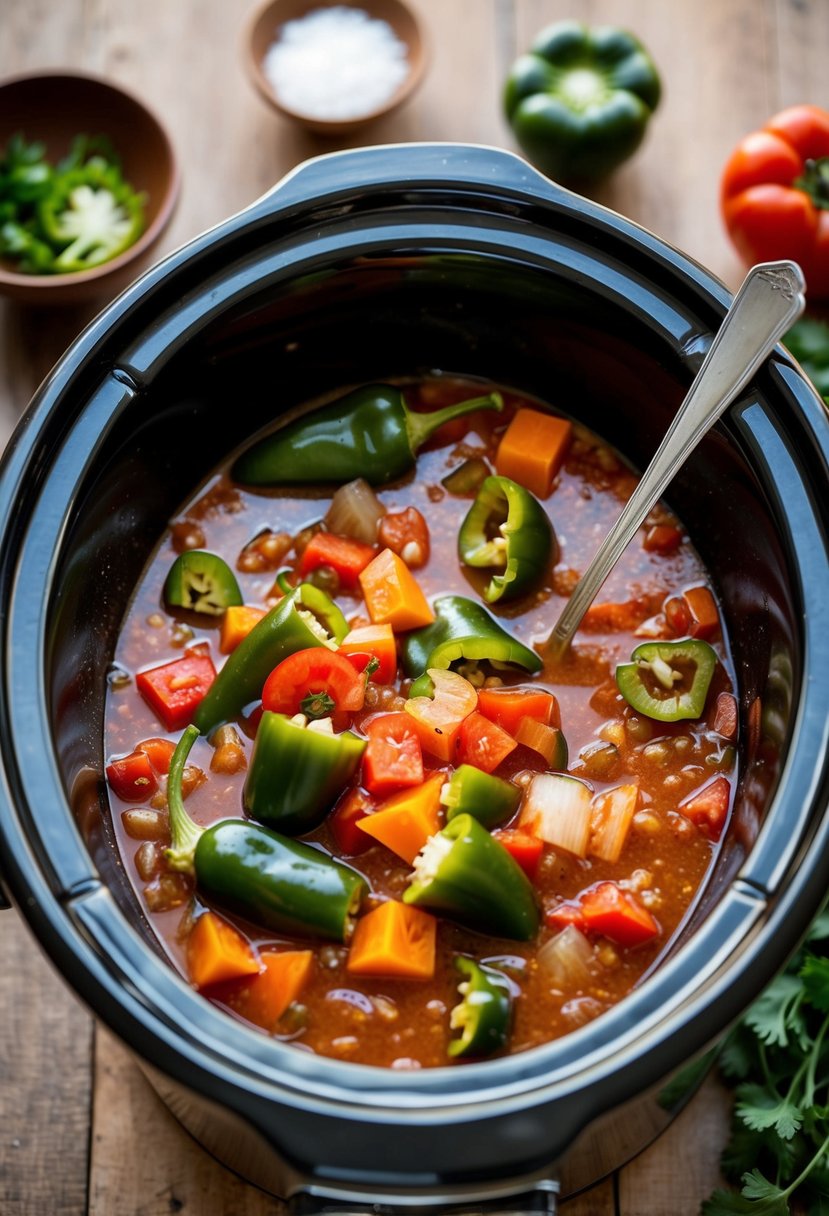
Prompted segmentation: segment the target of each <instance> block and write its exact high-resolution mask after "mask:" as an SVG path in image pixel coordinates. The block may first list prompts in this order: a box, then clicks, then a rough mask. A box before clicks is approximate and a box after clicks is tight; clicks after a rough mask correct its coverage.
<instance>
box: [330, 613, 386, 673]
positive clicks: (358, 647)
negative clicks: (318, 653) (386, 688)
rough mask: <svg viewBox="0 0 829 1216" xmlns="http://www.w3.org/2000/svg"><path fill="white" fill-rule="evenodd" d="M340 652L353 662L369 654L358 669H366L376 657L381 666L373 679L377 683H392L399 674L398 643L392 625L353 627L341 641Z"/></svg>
mask: <svg viewBox="0 0 829 1216" xmlns="http://www.w3.org/2000/svg"><path fill="white" fill-rule="evenodd" d="M338 653H339V654H344V655H346V656H347V657H348V658H350V659H351V661H352V663H353V662H354V659H355V658H356V657H357V656H358V655H367V656H368V657H367V658H366V662H365V663H364V664H363V666H362V667H361V668H358V670H361V671H365V669H366V666H367V664H368V662H369V661H370V660H371V659H372V658H374V659H376V660H377V662H378V664H379V666H378V668H377V670H376V671H374V672H372V675H371V677H370V678H371V679H372V680H374V681H375V683H377V684H391V683H392V681H393V680H394V678H395V676H396V675H397V644H396V642H395V640H394V630H393V629H392V627H391V625H363V626H361V627H359V628H357V629H352V630H351V632H350V633H347V634H346V636H345V637H344V638H343V640H342V642H341V643H340V649H339V652H338Z"/></svg>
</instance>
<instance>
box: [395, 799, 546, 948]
mask: <svg viewBox="0 0 829 1216" xmlns="http://www.w3.org/2000/svg"><path fill="white" fill-rule="evenodd" d="M430 854H431V857H430ZM433 863H434V864H433ZM403 902H404V903H407V904H414V906H415V907H417V908H428V909H430V910H432V911H435V912H439V913H442V914H443V915H444V916H448V917H449V918H450V919H452V920H456V921H459V922H460V924H462V925H466V926H467V927H468V928H470V929H477V930H478V931H479V932H481V933H491V934H492V935H493V936H494V937H506V938H510V939H512V940H514V941H522V942H524V941H529V940H530V939H531V938H533V937H535V935H536V933H537V932H538V925H539V914H538V904H537V902H536V897H535V892H534V890H533V887H532V884H531V883H530V880H529V879H528V878H527V876H526V874H525V873H524V871H523V870H522V869H521V867H520V866H519V865H518V863H517V862H516V861H514V860H513V858H512V857H511V856H510V854H509V853H508V852H507V850H506V849H505V848H504V846H503V845H502V844H499V843H498V841H497V840H494V839H493V837H492V836H490V834H489V832H488V831H487V830H486V828H485V827H483V826H482V825H481V824H480V823H478V821H477V819H473V818H472V816H471V815H458V816H457V817H456V818H455V819H453V820H452V821H451V822H450V823H448V824H447V825H446V827H445V828H444V829H443V831H442V832H438V833H437V835H436V836H432V837H430V839H429V841H428V842H427V844H426V845H425V846H424V848H423V850H422V851H421V852H420V854H419V855H418V857H417V859H416V861H415V876H414V881H413V882H412V883H411V884H410V886H408V887H407V888H406V890H405V891H404V892H403Z"/></svg>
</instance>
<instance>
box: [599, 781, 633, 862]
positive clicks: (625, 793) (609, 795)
mask: <svg viewBox="0 0 829 1216" xmlns="http://www.w3.org/2000/svg"><path fill="white" fill-rule="evenodd" d="M638 802H639V786H638V785H617V786H616V788H615V789H612V790H605V792H604V793H602V794H597V795H596V797H595V798H594V799H593V807H592V810H591V813H590V852H591V853H594V854H595V855H596V857H601V859H602V861H618V860H619V856H620V854H621V852H622V849H623V848H624V844H625V841H626V840H627V834H628V832H629V831H630V825H631V822H632V820H633V816H634V814H635V813H636V807H637V805H638Z"/></svg>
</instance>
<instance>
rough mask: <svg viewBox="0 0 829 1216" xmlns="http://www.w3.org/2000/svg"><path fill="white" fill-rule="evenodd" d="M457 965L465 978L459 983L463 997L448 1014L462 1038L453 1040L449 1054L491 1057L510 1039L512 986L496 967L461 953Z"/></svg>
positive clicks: (453, 1028) (452, 1027)
mask: <svg viewBox="0 0 829 1216" xmlns="http://www.w3.org/2000/svg"><path fill="white" fill-rule="evenodd" d="M455 967H456V969H457V970H458V971H459V972H460V973H461V975H462V976H464V977H465V979H464V980H463V981H462V982H461V983H460V984H458V992H459V993H460V995H461V996H462V998H463V1000H462V1001H461V1002H460V1004H458V1005H456V1006H455V1007H454V1009H453V1010H452V1013H451V1014H450V1017H449V1025H450V1027H451V1029H452V1030H460V1032H461V1033H460V1037H459V1038H457V1039H452V1040H451V1042H450V1043H449V1046H448V1048H447V1051H448V1053H449V1055H450V1056H452V1057H453V1058H456V1057H458V1056H488V1055H492V1053H493V1052H494V1051H498V1049H499V1048H500V1047H503V1046H504V1044H505V1043H506V1041H507V1036H508V1034H509V1026H510V1018H511V1016H512V988H511V986H510V982H509V980H508V979H507V977H506V976H505V975H503V974H502V973H501V972H500V971H497V970H496V969H495V968H494V967H487V966H485V965H484V964H482V963H476V962H474V961H473V960H472V959H471V958H467V957H466V956H465V955H462V954H460V955H458V956H457V958H456V959H455Z"/></svg>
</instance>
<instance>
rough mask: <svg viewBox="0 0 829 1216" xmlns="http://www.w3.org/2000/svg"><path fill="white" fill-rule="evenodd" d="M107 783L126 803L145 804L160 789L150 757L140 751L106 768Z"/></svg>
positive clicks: (113, 762) (115, 761) (114, 761)
mask: <svg viewBox="0 0 829 1216" xmlns="http://www.w3.org/2000/svg"><path fill="white" fill-rule="evenodd" d="M106 775H107V781H108V782H109V784H110V787H111V788H112V790H113V791H114V792H115V793H116V794H117V795H118V797H119V798H122V799H123V800H124V802H144V801H146V799H148V798H151V797H152V795H153V794H154V793H155V791H156V790H157V789H158V780H157V778H156V775H155V772H154V771H153V766H152V764H151V763H150V757H149V756H148V755H147V754H146V752H140V751H138V750H136V751H134V752H132V753H131V755H129V756H123V757H122V758H121V759H120V760H113V761H112V763H111V764H108V765H107V767H106Z"/></svg>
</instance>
